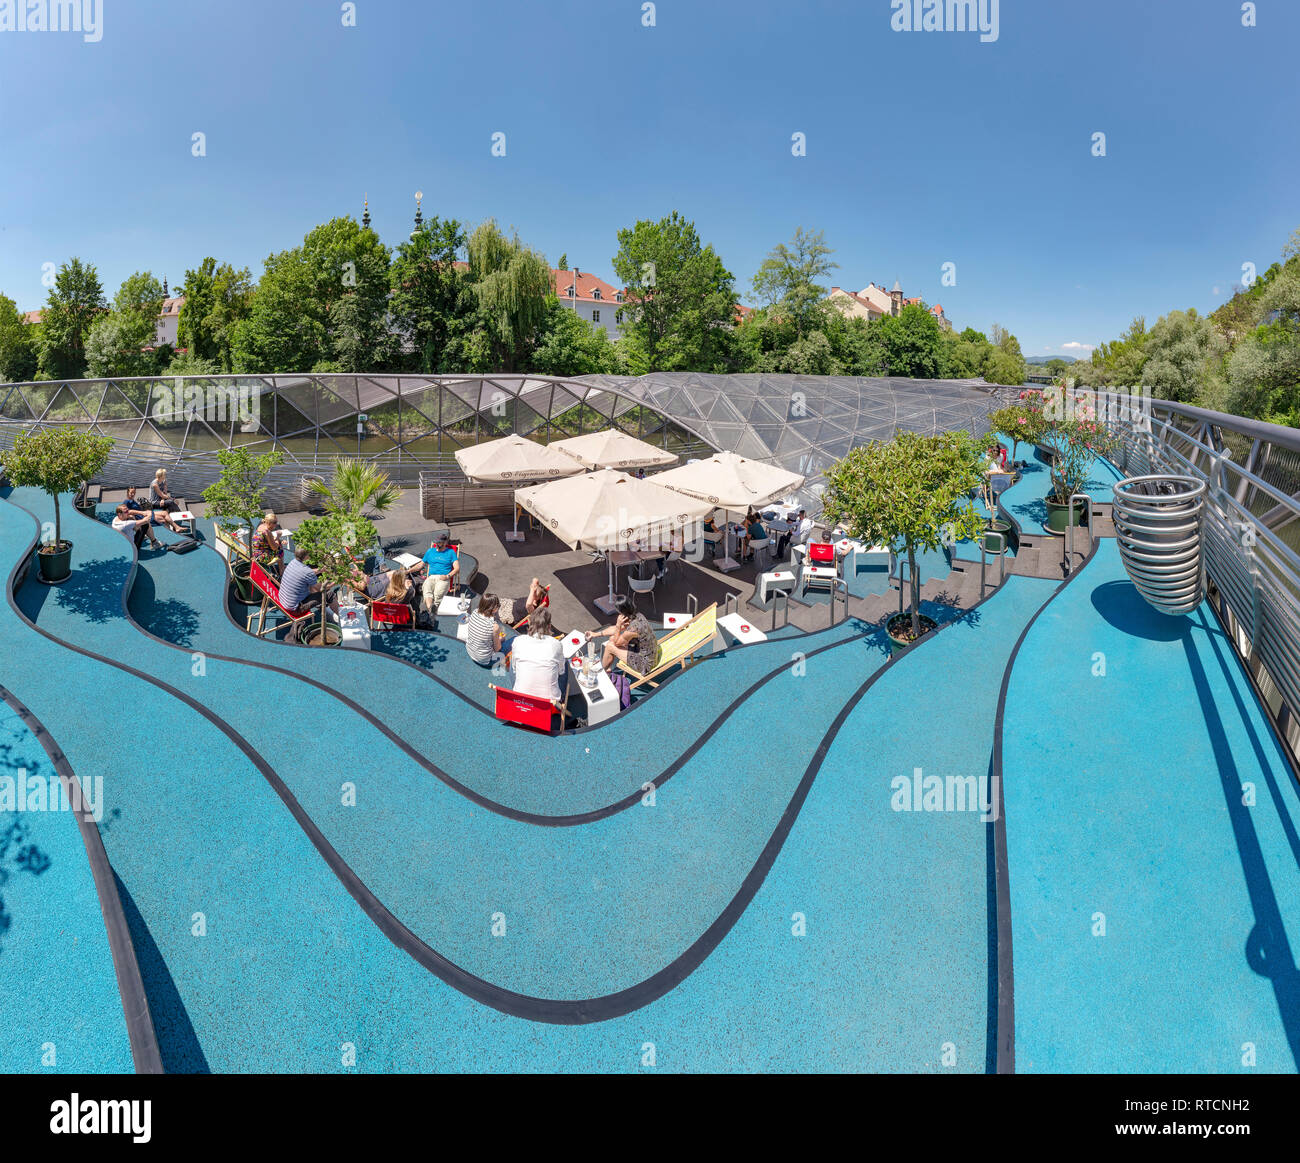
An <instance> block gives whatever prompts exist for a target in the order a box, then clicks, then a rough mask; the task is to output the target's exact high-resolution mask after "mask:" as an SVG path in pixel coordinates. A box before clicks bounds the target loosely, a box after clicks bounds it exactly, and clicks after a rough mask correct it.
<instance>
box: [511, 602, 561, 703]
mask: <svg viewBox="0 0 1300 1163" xmlns="http://www.w3.org/2000/svg"><path fill="white" fill-rule="evenodd" d="M510 669H511V670H513V671H514V672H515V684H514V689H515V690H517V691H518V692H519V693H520V694H525V695H532V696H534V697H535V698H539V699H551V700H553V701H554V702H557V703H563V701H564V692H565V690H566V689H567V687H568V684H569V668H568V666H567V665H566V664H565V661H564V647H563V645H562V644H561V642H560V640H559V639H558V638H554V637H552V635H551V611H550V610H549V609H547V608H546V607H545V606H543V607H542V608H541V609H540V610H534V611H533V612H532V614H531V615H529V618H528V633H527V634H520V635H519V636H518V637H517V638H516V639H515V640H514V643H513V645H512V646H511V649H510Z"/></svg>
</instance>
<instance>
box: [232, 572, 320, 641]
mask: <svg viewBox="0 0 1300 1163" xmlns="http://www.w3.org/2000/svg"><path fill="white" fill-rule="evenodd" d="M248 576H249V580H250V581H252V583H253V585H254V586H256V587H257V589H258V590H259V591H260V593H261V595H262V604H261V605H260V606H259V607H258V610H257V613H256V614H250V615H249V616H248V622H247V624H246V625H245V627H244V628H245V629H246V630H247V631H248V632H249V633H250V634H252V633H254V630H253V619H254V618H256V619H257V630H256V636H257V637H258V638H261V637H263V636H265V635H267V634H274V633H275V632H276V631H277V630H282V629H284V627H285V626H288V625H290V624H291V623H293V622H302V621H304V620H306V619H307V618H310V617H311V616H312V614H313V613H314V611H313V610H306V611H304V612H303V613H301V614H296V613H294V612H293V611H292V610H288V609H286V608H285V607H284V606H283V605H282V604H281V602H280V587H279V586H278V585H276V583H275V579H274V578H272V577H271V575H270V574H269V573H267V572H266V570H264V569H263V568H262V566H261V564H260V563H259V562H256V561H254V562H252V563H251V567H250V570H249V575H248ZM272 605H274V606H275V608H276V609H277V610H279V611H280V613H282V614H283V615H284V616H285V617H286V618H288V619H289V621H288V622H277V623H276V624H275V625H273V626H267V624H266V615H267V614H268V613H269V612H270V607H271V606H272Z"/></svg>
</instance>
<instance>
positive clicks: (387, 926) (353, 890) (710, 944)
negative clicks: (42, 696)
mask: <svg viewBox="0 0 1300 1163" xmlns="http://www.w3.org/2000/svg"><path fill="white" fill-rule="evenodd" d="M8 503H10V504H13V502H12V501H10V502H8ZM14 507H15V508H22V507H21V506H18V505H15V506H14ZM23 511H25V512H26V510H23ZM28 515H29V516H32V518H33V521H35V520H36V518H35V517H34V516H33V515H32V514H31V513H30V512H29V513H28ZM36 523H37V530H38V532H37V536H36V537H33V539H32V542H31V544H30V545H29V546H28V547H27V550H26V551H25V553H24V555H23V556H22V557H21V558H20V560H19V564H18V565H17V566H15V567H14V571H13V573H12V574H11V575H10V579H9V584H8V586H7V587H6V593H5V596H6V599H7V600H8V602H9V605H10V608H11V609H13V610H14V612H15V613H16V614H17V615H18V617H19V618H21V619H22V620H23V621H24V622H25V623H27V625H28V626H30V627H31V628H32V629H33V630H35V631H36V632H37V633H38V634H40V635H42V636H43V637H45V638H48V639H49V640H50V641H53V642H56V643H59V644H60V645H62V646H64V647H65V648H66V649H68V650H72V651H73V652H75V653H77V654H81V655H83V656H85V657H88V658H94V659H96V660H97V661H100V662H104V663H106V664H107V665H109V666H113V667H116V668H117V669H119V670H122V671H125V672H127V673H129V674H133V675H135V676H136V677H138V678H142V679H144V680H145V681H146V682H150V683H152V684H153V685H154V686H157V687H158V688H159V689H161V690H163V691H165V692H167V693H169V694H172V695H174V696H175V697H177V698H178V699H180V700H181V701H183V702H185V703H186V704H187V705H189V706H191V707H193V709H195V710H196V711H198V712H199V713H200V714H201V715H203V716H204V718H206V719H208V720H209V721H211V722H212V723H214V724H215V725H216V726H217V727H218V729H220V730H221V731H223V732H224V733H225V734H226V735H227V736H228V737H229V738H230V739H231V740H232V741H233V742H234V743H235V744H236V746H238V747H239V748H240V749H241V750H242V751H244V753H245V754H246V755H247V756H248V758H249V760H250V761H251V762H252V763H253V765H254V766H255V767H256V768H257V770H258V771H259V772H261V774H262V776H263V777H264V778H265V779H266V781H267V782H268V783H269V784H270V785H271V787H272V788H273V789H274V790H275V792H276V794H277V795H278V796H279V797H280V799H281V801H282V802H283V803H284V805H285V807H287V808H288V809H289V812H290V814H291V815H292V816H293V817H294V819H295V820H296V821H297V822H298V824H299V826H300V827H301V828H302V830H303V832H304V833H305V834H306V836H307V838H308V839H309V840H310V841H311V843H312V845H313V846H314V847H315V848H316V850H317V852H319V853H320V855H321V856H322V858H323V859H324V860H325V862H326V864H327V865H328V866H329V868H330V869H331V871H333V873H334V874H335V876H336V877H337V878H338V879H339V881H340V883H342V885H343V886H344V888H345V889H346V890H347V891H348V893H349V894H350V895H351V896H352V898H353V899H354V900H355V901H356V902H357V903H358V904H359V905H360V906H361V908H362V910H363V911H364V912H365V913H366V915H367V916H368V917H369V918H370V919H371V921H372V922H373V923H374V924H375V926H376V927H377V928H378V929H379V930H380V932H382V933H383V934H384V935H385V936H386V937H387V938H388V939H389V940H390V941H391V942H392V943H393V944H394V945H396V946H397V947H398V948H399V949H401V950H403V951H404V952H406V953H407V954H409V955H410V956H411V957H412V958H413V959H414V960H415V961H417V962H418V963H419V964H420V965H422V966H424V967H425V968H426V969H428V970H429V971H430V972H431V973H433V974H434V975H435V976H436V977H438V978H439V979H440V980H441V981H443V982H444V983H445V984H447V985H449V986H451V987H452V988H453V989H456V990H458V991H459V992H460V993H462V994H464V995H465V996H466V997H469V998H472V999H473V1000H475V1001H477V1002H480V1003H481V1004H483V1005H486V1006H489V1007H491V1008H492V1009H495V1010H498V1011H500V1012H501V1013H505V1014H509V1015H511V1016H513V1017H518V1018H525V1019H528V1020H530V1021H537V1022H546V1023H549V1024H555V1025H584V1024H587V1023H590V1022H597V1021H608V1020H610V1019H613V1018H618V1017H622V1016H624V1015H626V1014H629V1013H632V1012H633V1011H634V1010H637V1009H641V1008H643V1007H644V1006H647V1005H649V1004H650V1003H651V1002H654V1001H657V1000H658V999H659V998H660V997H662V996H664V994H666V993H668V992H669V991H670V990H672V989H674V988H675V987H676V986H678V985H680V984H681V982H683V981H684V980H685V979H686V978H687V977H689V976H690V974H691V973H693V972H694V971H695V970H696V969H697V968H698V967H699V966H700V965H701V964H702V963H703V962H704V960H705V959H706V958H707V957H708V956H709V954H710V953H712V952H713V950H714V949H716V948H717V946H718V945H719V944H721V942H722V940H723V938H724V937H726V935H727V934H728V933H729V932H730V931H731V929H732V927H733V926H734V925H735V923H736V922H737V921H738V920H739V919H740V917H741V915H742V914H743V913H744V911H745V909H746V908H748V906H749V903H750V901H752V900H753V898H754V896H755V895H756V894H757V893H758V890H759V888H761V887H762V884H763V881H764V880H765V879H766V877H767V873H768V871H769V870H770V869H771V867H772V865H773V864H774V863H775V862H776V858H777V856H778V855H779V854H780V851H781V848H782V847H783V846H784V844H785V840H786V838H787V837H788V836H789V834H790V830H791V829H792V828H793V827H794V822H795V820H796V819H798V816H799V812H800V811H801V810H802V807H803V804H804V801H805V800H806V799H807V797H808V792H809V791H810V790H811V789H812V785H813V783H814V781H815V780H816V777H817V773H818V772H819V771H820V770H821V765H822V762H823V761H824V760H825V757H826V755H827V753H828V752H829V750H830V747H831V745H832V744H833V743H834V741H835V738H836V736H837V735H838V734H839V731H840V729H841V728H842V727H843V725H844V723H845V721H846V720H847V719H848V717H849V715H850V713H851V712H852V711H853V709H854V708H855V707H856V706H857V705H858V703H859V702H861V700H862V699H863V697H864V696H865V695H866V694H867V692H868V691H869V690H870V689H871V688H872V687H873V686H874V685H875V684H876V683H877V682H878V681H879V680H880V679H881V678H882V677H883V676H884V675H885V674H887V673H888V672H889V671H890V670H891V669H892V668H893V667H894V666H895V664H897V663H898V662H900V661H901V660H902V659H903V658H905V657H907V655H909V654H910V653H911V652H912V650H914V649H916V648H917V647H919V646H921V645H923V644H924V643H925V642H926V641H927V640H929V639H930V638H932V637H934V636H936V635H938V634H941V633H943V632H944V631H945V630H947V629H948V628H950V627H951V626H953V625H956V624H957V623H959V622H961V621H963V620H964V618H954V619H953V620H952V621H950V622H945V623H944V624H943V625H941V626H939V627H937V628H936V629H934V630H931V631H929V632H928V633H926V634H924V635H922V636H921V637H920V638H919V639H917V641H916V642H915V643H913V645H912V647H910V648H909V649H908V650H906V651H904V652H903V653H902V654H897V655H894V656H893V657H892V658H890V659H889V660H888V661H887V662H886V663H885V664H884V665H883V666H881V667H880V668H879V669H878V670H877V671H876V672H875V673H874V674H872V675H871V676H870V677H869V678H868V679H867V680H866V681H865V682H864V683H863V684H862V685H861V686H860V687H859V688H858V689H857V691H856V692H855V693H854V694H853V695H852V696H850V698H849V699H848V701H847V702H846V703H845V705H844V706H843V707H842V708H841V709H840V712H839V714H838V715H837V716H836V717H835V720H834V722H833V723H832V724H831V726H830V728H829V729H828V730H827V731H826V733H825V735H824V736H823V737H822V741H821V743H820V744H819V745H818V747H817V750H816V751H815V752H814V754H813V756H812V759H811V760H810V761H809V763H808V766H807V768H806V769H805V771H804V774H803V777H802V778H801V779H800V781H799V784H798V785H797V787H796V788H795V791H794V794H793V795H792V796H791V798H790V802H789V803H788V804H787V805H786V809H785V811H784V812H783V813H782V816H781V819H780V820H779V821H778V823H777V826H776V828H775V829H774V830H773V832H772V835H771V836H770V837H769V838H768V841H767V843H766V845H764V847H763V850H762V852H761V853H760V854H759V856H758V859H757V860H756V861H755V863H754V865H753V867H752V868H751V869H750V871H749V872H748V874H747V875H746V876H745V878H744V880H743V881H742V882H741V884H740V887H739V888H738V889H737V891H736V893H735V895H734V896H733V897H732V899H731V900H730V901H729V902H728V904H727V905H726V907H725V908H724V909H723V910H722V912H721V913H720V914H719V915H718V917H717V918H716V919H715V920H714V921H713V923H712V924H710V925H709V927H708V928H707V929H705V931H704V932H703V933H702V934H701V935H700V936H699V937H698V938H696V940H695V941H694V942H693V943H692V944H691V945H690V946H689V947H688V948H687V949H686V950H685V951H683V952H682V953H681V954H680V955H679V956H678V957H677V958H676V959H675V960H673V961H672V962H670V963H669V964H668V965H666V966H665V967H664V968H663V969H660V970H659V971H657V972H656V973H653V974H651V975H650V976H649V977H648V978H646V979H645V980H643V981H641V982H639V983H637V984H636V985H632V986H629V987H628V988H626V989H623V990H619V991H617V992H615V993H611V994H605V995H602V996H600V997H595V998H589V999H585V1000H572V1001H569V1000H561V999H555V998H541V997H533V996H530V995H527V994H521V993H518V992H516V991H514V990H509V989H505V988H503V987H501V986H497V985H493V984H492V983H491V982H489V981H486V980H484V979H483V978H481V977H478V976H477V975H476V974H473V973H470V972H469V971H468V970H465V969H463V968H461V967H460V966H459V965H457V964H455V963H454V962H453V961H451V960H449V959H448V958H446V957H444V956H443V955H442V954H441V953H439V952H437V951H436V950H435V949H433V948H432V947H430V946H429V945H428V944H426V943H425V942H424V941H423V940H422V939H421V938H420V937H418V936H416V935H415V934H414V933H413V932H412V931H411V930H410V929H408V928H407V927H406V926H405V925H404V924H403V923H402V922H401V921H400V920H398V919H397V917H396V916H394V915H393V913H391V912H390V911H389V910H388V908H387V907H386V906H385V905H384V904H383V902H382V901H380V900H379V898H378V897H377V896H375V894H374V893H373V892H372V891H371V890H370V889H369V888H368V887H367V886H366V884H365V882H364V881H363V880H362V879H361V878H360V877H359V876H358V875H357V873H356V872H355V871H354V870H353V869H352V868H351V866H350V865H349V864H348V863H347V862H346V861H345V860H344V859H343V857H342V856H341V855H340V854H339V853H338V851H337V850H336V849H335V848H334V847H333V845H331V844H330V842H329V840H328V839H326V837H325V835H324V833H323V832H321V830H320V829H319V828H318V827H317V826H316V824H315V822H314V821H313V820H312V819H311V817H310V815H308V813H307V812H306V810H305V809H304V808H303V807H302V805H301V804H300V803H299V802H298V800H297V799H296V798H295V796H294V795H293V793H292V792H291V791H290V790H289V788H288V786H287V785H286V784H285V783H284V781H283V780H282V779H281V778H280V777H279V776H278V775H277V774H276V772H275V771H274V769H272V768H271V766H270V765H269V764H268V763H267V762H266V760H265V759H263V758H262V756H261V755H260V754H259V753H258V752H257V751H256V750H255V749H254V748H253V747H252V745H251V744H249V743H248V741H247V740H246V739H244V738H243V737H242V736H241V735H239V734H238V733H237V732H236V731H235V730H234V729H233V728H231V727H230V726H229V725H228V724H226V723H224V722H222V721H221V720H220V719H219V718H217V717H216V716H215V715H214V714H213V713H211V712H209V711H208V710H207V709H206V708H204V707H202V706H200V705H199V704H198V703H196V702H194V701H193V700H192V699H190V698H189V697H188V696H187V695H185V694H183V693H182V692H180V691H178V690H175V689H174V688H172V687H170V686H169V685H168V684H167V683H165V682H162V681H161V680H159V679H154V678H151V677H150V676H148V675H146V674H143V673H142V672H140V671H137V670H135V669H134V668H133V667H129V666H127V665H126V664H124V663H118V662H114V661H113V660H111V659H108V658H104V657H102V656H101V655H97V654H95V653H93V652H92V651H89V650H85V649H83V648H82V647H79V646H74V645H72V644H71V643H67V642H62V641H61V640H60V639H58V638H57V637H55V636H54V635H52V634H51V633H49V632H48V631H46V630H43V629H41V628H40V627H39V626H37V625H36V624H35V623H34V622H32V621H31V620H30V619H29V618H28V617H27V616H26V615H25V614H24V613H23V612H22V610H21V609H20V608H19V607H18V605H17V602H16V601H15V599H14V595H13V579H14V577H16V576H17V573H18V570H19V568H20V567H21V565H22V564H23V562H24V561H25V560H26V559H27V557H29V556H30V555H31V552H32V550H33V549H34V548H35V546H36V541H37V537H38V536H39V521H37V522H36ZM134 567H135V560H134V556H133V561H132V568H133V569H134ZM125 592H126V591H125V590H124V591H123V601H125ZM998 592H999V590H994V592H993V594H990V595H989V597H988V598H984V599H982V600H981V601H979V602H977V603H976V604H975V605H974V606H972V607H971V609H970V610H968V611H965V614H970V613H971V612H973V611H974V610H976V609H978V608H979V607H980V606H982V605H983V604H984V602H986V601H989V600H991V599H992V598H993V597H994V596H996V595H997V593H998ZM177 649H180V648H179V647H177Z"/></svg>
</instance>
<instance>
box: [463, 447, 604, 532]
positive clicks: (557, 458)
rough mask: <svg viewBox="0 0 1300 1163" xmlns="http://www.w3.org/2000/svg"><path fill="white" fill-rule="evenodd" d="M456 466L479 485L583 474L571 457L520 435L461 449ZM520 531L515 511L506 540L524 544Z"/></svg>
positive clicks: (517, 511)
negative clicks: (512, 530) (512, 526)
mask: <svg viewBox="0 0 1300 1163" xmlns="http://www.w3.org/2000/svg"><path fill="white" fill-rule="evenodd" d="M456 463H457V464H458V465H460V470H461V472H463V473H464V474H465V475H466V476H467V477H469V479H470V480H472V481H476V482H478V483H480V484H483V483H489V482H501V481H512V482H521V483H526V482H531V481H546V480H553V479H555V478H557V477H566V476H574V475H575V474H577V473H580V472H582V465H580V464H579V463H578V462H577V461H576V460H574V459H573V457H571V456H565V455H564V454H563V453H561V452H555V451H554V450H553V449H552V448H551V447H550V446H549V445H545V444H538V443H537V442H536V441H533V440H526V439H525V438H524V437H522V436H520V435H518V434H517V433H511V434H510V435H509V436H503V437H502V438H501V439H500V440H489V441H487V443H485V444H476V445H474V447H473V448H462V449H461V450H460V451H459V452H457V453H456ZM523 539H524V538H523V534H521V533H520V532H519V510H518V508H516V509H515V528H514V532H513V533H511V534H509V535H508V536H507V538H506V540H507V541H522V540H523Z"/></svg>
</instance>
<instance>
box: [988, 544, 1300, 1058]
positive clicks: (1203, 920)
mask: <svg viewBox="0 0 1300 1163" xmlns="http://www.w3.org/2000/svg"><path fill="white" fill-rule="evenodd" d="M1103 664H1104V674H1095V673H1094V671H1095V670H1097V669H1098V668H1099V667H1100V666H1101V665H1103ZM1004 748H1005V755H1004V775H1005V795H1006V803H1007V839H1008V849H1009V865H1010V884H1011V905H1012V927H1013V932H1014V950H1015V953H1014V956H1015V1001H1016V1068H1017V1070H1021V1071H1026V1072H1030V1071H1037V1072H1042V1071H1084V1072H1090V1071H1123V1072H1128V1071H1154V1072H1165V1071H1192V1072H1199V1071H1222V1072H1225V1073H1234V1072H1238V1071H1242V1070H1245V1069H1247V1068H1246V1067H1245V1066H1244V1065H1243V1059H1244V1058H1245V1056H1247V1055H1248V1053H1249V1047H1253V1048H1254V1053H1255V1058H1256V1065H1255V1066H1253V1067H1250V1069H1253V1070H1258V1071H1294V1070H1296V1069H1297V1066H1300V973H1298V972H1297V968H1296V955H1297V950H1298V949H1300V841H1298V839H1297V833H1298V830H1300V800H1298V797H1297V788H1296V782H1295V779H1294V777H1293V776H1292V774H1291V772H1290V769H1289V768H1288V766H1287V764H1286V761H1285V759H1284V758H1283V756H1282V753H1281V750H1280V748H1279V745H1278V743H1277V741H1276V739H1275V737H1274V735H1273V734H1272V732H1271V730H1270V728H1269V725H1268V723H1267V722H1266V720H1265V718H1264V716H1263V714H1262V712H1261V711H1260V708H1259V705H1258V703H1257V701H1256V699H1255V696H1254V694H1253V692H1252V691H1251V688H1250V685H1249V683H1248V681H1247V679H1246V677H1245V675H1244V674H1243V672H1242V670H1241V667H1240V665H1239V664H1238V662H1237V660H1236V658H1235V656H1234V655H1233V653H1232V649H1231V645H1230V643H1229V642H1228V641H1227V640H1226V639H1225V638H1224V636H1223V633H1222V631H1221V630H1220V628H1219V626H1218V623H1217V622H1216V621H1215V620H1214V618H1213V615H1212V614H1210V612H1209V610H1208V609H1207V608H1206V607H1204V606H1202V608H1201V609H1200V610H1198V611H1197V612H1196V613H1195V614H1194V615H1192V616H1190V617H1185V618H1170V617H1166V616H1164V615H1162V614H1158V613H1156V612H1155V611H1154V610H1152V609H1151V608H1150V607H1149V606H1147V605H1146V604H1145V603H1144V602H1143V601H1142V600H1141V598H1140V597H1139V596H1138V595H1137V592H1136V591H1135V590H1134V589H1133V586H1132V585H1131V583H1130V582H1129V581H1128V579H1127V577H1126V575H1125V573H1124V568H1123V564H1122V562H1121V561H1120V558H1119V553H1118V551H1117V548H1116V544H1115V542H1114V541H1113V540H1103V541H1102V542H1101V543H1100V547H1099V549H1098V551H1097V558H1096V559H1095V560H1094V562H1093V563H1092V564H1091V565H1090V566H1089V567H1088V568H1087V569H1086V570H1085V571H1084V572H1083V573H1081V574H1080V575H1079V576H1078V580H1077V581H1075V582H1074V583H1072V584H1071V585H1069V586H1068V587H1066V589H1065V590H1064V591H1063V592H1062V594H1061V596H1060V597H1059V598H1058V599H1057V601H1056V602H1055V603H1053V605H1051V606H1050V607H1049V608H1048V610H1047V612H1046V613H1045V614H1044V615H1043V617H1041V618H1040V619H1039V620H1038V622H1037V623H1036V624H1035V625H1034V627H1033V629H1032V630H1031V631H1030V633H1029V636H1028V637H1027V638H1026V640H1025V644H1024V647H1023V649H1022V650H1021V652H1020V656H1019V658H1018V659H1017V661H1016V665H1015V668H1014V670H1013V671H1012V677H1011V683H1010V687H1009V690H1008V696H1007V703H1006V727H1005V743H1004ZM1244 788H1249V789H1253V794H1254V805H1253V806H1246V805H1244V804H1243V796H1244V795H1246V794H1247V793H1246V792H1243V789H1244ZM1103 921H1104V926H1105V935H1104V936H1099V935H1094V930H1097V931H1100V925H1101V924H1102V922H1103Z"/></svg>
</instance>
